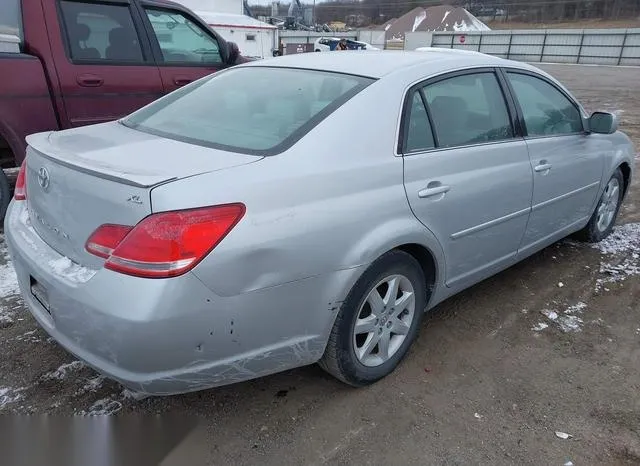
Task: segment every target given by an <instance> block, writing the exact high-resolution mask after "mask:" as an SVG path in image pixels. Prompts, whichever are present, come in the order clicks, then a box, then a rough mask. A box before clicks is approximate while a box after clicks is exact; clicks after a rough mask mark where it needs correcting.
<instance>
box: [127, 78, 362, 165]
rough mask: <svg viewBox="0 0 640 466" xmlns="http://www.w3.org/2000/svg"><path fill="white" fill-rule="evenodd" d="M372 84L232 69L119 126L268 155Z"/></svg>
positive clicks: (187, 89)
mask: <svg viewBox="0 0 640 466" xmlns="http://www.w3.org/2000/svg"><path fill="white" fill-rule="evenodd" d="M371 82H373V79H370V78H363V77H359V76H351V75H344V74H337V73H329V72H321V71H310V70H300V69H287V68H269V67H259V66H254V67H242V68H231V69H229V70H227V71H224V72H221V73H217V74H214V75H211V76H209V77H207V78H204V79H201V80H199V81H196V82H195V83H193V84H191V85H188V86H185V87H184V88H182V89H180V90H178V91H175V92H173V93H171V94H169V95H168V96H166V97H164V98H162V99H160V100H158V101H156V102H154V103H152V104H151V105H149V106H147V107H145V108H143V109H141V110H139V111H137V112H135V113H133V114H132V115H131V116H129V117H128V118H126V119H124V120H122V121H121V122H122V123H123V124H124V125H126V126H129V127H131V128H135V129H138V130H140V131H146V132H149V133H152V134H157V135H160V136H163V137H167V138H171V139H177V140H182V141H185V142H189V143H192V144H199V145H204V146H208V147H215V148H220V149H223V150H229V151H234V152H242V153H248V154H256V155H271V154H273V153H277V152H279V151H281V150H284V149H285V148H286V147H288V146H290V145H291V144H293V143H294V142H295V141H297V140H298V139H299V138H300V137H302V136H304V134H306V133H307V132H308V131H310V130H311V128H313V127H314V126H315V125H316V124H318V123H319V122H320V121H322V120H323V119H324V118H326V117H327V116H328V115H329V114H330V113H332V112H333V111H334V110H335V109H337V108H338V107H339V106H340V105H342V104H343V103H344V102H346V101H347V100H348V99H349V98H351V97H352V96H354V95H355V94H357V93H358V92H359V91H360V90H362V89H364V88H365V87H366V86H368V85H369V84H370V83H371ZM257 83H259V85H258V84H257ZM267 89H268V92H265V90H267Z"/></svg>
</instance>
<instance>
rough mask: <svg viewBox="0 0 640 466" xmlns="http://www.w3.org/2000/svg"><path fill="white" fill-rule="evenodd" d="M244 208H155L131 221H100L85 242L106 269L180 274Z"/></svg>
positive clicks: (156, 275)
mask: <svg viewBox="0 0 640 466" xmlns="http://www.w3.org/2000/svg"><path fill="white" fill-rule="evenodd" d="M244 213H245V206H244V205H243V204H227V205H220V206H213V207H204V208H198V209H189V210H180V211H172V212H161V213H157V214H152V215H150V216H148V217H146V218H144V219H143V220H142V221H141V222H140V223H138V224H137V225H136V226H135V227H131V226H126V225H113V224H106V225H102V226H100V227H99V228H98V229H97V230H96V231H95V232H93V234H92V235H91V236H90V237H89V239H88V240H87V243H86V245H85V248H86V250H87V251H88V252H90V253H91V254H94V255H96V256H99V257H103V258H105V259H107V260H106V262H105V264H104V266H105V267H106V268H107V269H110V270H113V271H116V272H120V273H123V274H127V275H133V276H136V277H145V278H168V277H175V276H178V275H182V274H184V273H186V272H188V271H189V270H191V269H192V268H193V267H195V265H196V264H197V263H198V262H200V261H201V260H202V259H204V258H205V257H206V256H207V254H209V253H210V252H211V251H212V250H213V248H215V247H216V246H217V245H218V244H219V243H220V241H222V240H223V239H224V237H225V236H226V235H227V234H228V233H229V232H230V231H231V230H232V229H233V227H234V226H235V225H236V224H237V223H238V222H239V221H240V219H242V217H243V216H244Z"/></svg>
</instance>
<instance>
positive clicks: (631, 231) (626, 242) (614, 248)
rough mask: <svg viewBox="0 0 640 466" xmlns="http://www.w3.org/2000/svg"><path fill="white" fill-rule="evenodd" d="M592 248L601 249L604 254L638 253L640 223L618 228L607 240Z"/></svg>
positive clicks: (593, 245)
mask: <svg viewBox="0 0 640 466" xmlns="http://www.w3.org/2000/svg"><path fill="white" fill-rule="evenodd" d="M591 246H592V247H594V248H596V249H599V250H600V252H601V253H602V254H622V253H625V252H628V251H637V250H638V248H639V247H640V223H627V224H626V225H620V226H616V227H615V228H614V229H613V231H612V232H611V234H610V235H609V236H608V237H607V238H605V239H604V240H602V241H600V242H599V243H595V244H592V245H591ZM636 258H637V257H636Z"/></svg>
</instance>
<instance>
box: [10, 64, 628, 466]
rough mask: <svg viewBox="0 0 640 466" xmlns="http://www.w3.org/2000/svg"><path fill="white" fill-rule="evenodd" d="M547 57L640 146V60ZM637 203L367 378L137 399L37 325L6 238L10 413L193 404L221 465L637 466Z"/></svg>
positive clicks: (482, 288) (434, 327) (462, 309)
mask: <svg viewBox="0 0 640 466" xmlns="http://www.w3.org/2000/svg"><path fill="white" fill-rule="evenodd" d="M544 68H545V69H546V70H548V71H550V72H551V73H552V74H554V75H556V76H557V77H559V78H560V79H561V80H563V81H564V82H565V83H566V84H567V85H568V87H569V88H570V89H571V90H572V91H574V92H575V94H576V95H577V96H578V97H579V98H580V99H582V101H583V102H584V104H585V105H586V107H587V108H588V109H589V110H594V109H596V108H597V109H606V110H615V111H617V112H619V115H620V117H621V121H622V128H623V130H625V131H627V132H628V134H630V135H631V136H632V137H633V138H634V141H635V143H636V145H637V146H638V147H639V148H640V110H639V109H640V68H635V69H632V68H620V69H616V68H606V67H577V66H551V65H547V66H544ZM639 200H640V192H639V189H638V184H637V183H635V184H634V185H633V187H632V189H631V192H630V194H629V197H628V199H627V202H626V205H625V207H624V209H623V212H622V216H621V218H620V219H619V224H620V225H621V226H620V227H618V228H617V229H616V232H615V234H614V236H613V237H612V238H611V239H610V240H608V241H607V242H605V243H604V244H601V245H600V246H599V248H595V247H590V246H586V245H581V244H576V243H573V242H571V241H564V242H562V243H559V244H557V245H554V246H551V247H549V248H547V249H546V250H544V251H542V252H540V253H539V254H537V255H535V256H534V257H532V258H530V259H528V260H526V261H525V262H523V263H521V264H519V265H517V266H515V267H513V268H511V269H509V270H507V271H505V272H503V273H501V274H499V275H498V276H496V277H494V278H492V279H490V280H488V281H485V282H484V283H482V284H479V285H477V286H475V287H473V288H472V289H470V290H468V291H466V292H464V293H462V294H460V295H459V296H457V297H454V298H453V299H450V300H449V301H447V302H445V303H443V304H442V305H440V306H438V308H437V309H436V310H435V311H434V312H433V313H432V314H430V316H428V318H427V319H426V322H425V324H424V326H423V328H422V331H421V334H420V338H419V340H418V341H417V342H416V343H415V345H414V346H413V348H412V350H411V351H410V353H409V355H408V357H407V358H406V360H405V362H404V363H403V364H402V365H401V366H400V367H399V369H398V370H397V371H396V372H395V373H394V374H393V375H392V376H390V377H388V378H386V379H385V380H383V381H381V382H379V383H378V384H376V385H374V386H372V387H369V388H366V389H360V390H355V389H351V388H348V387H345V386H343V385H341V384H340V383H338V382H336V381H334V380H333V379H332V378H330V377H328V376H327V375H325V374H324V373H323V372H322V371H321V370H320V369H319V368H317V367H315V366H311V367H306V368H302V369H297V370H293V371H289V372H286V373H282V374H278V375H275V376H271V377H267V378H263V379H259V380H255V381H251V382H247V383H242V384H238V385H234V386H229V387H224V388H220V389H214V390H207V391H202V392H198V393H193V394H189V395H184V396H174V397H169V398H146V399H143V400H137V399H135V398H134V397H133V396H132V394H131V393H129V392H128V391H126V390H124V389H123V388H122V387H121V386H119V385H118V384H116V383H114V382H111V381H108V380H105V379H103V378H102V377H100V376H98V374H96V373H95V372H93V371H92V370H91V369H88V368H86V367H84V365H83V364H82V363H81V362H79V361H75V360H74V359H73V357H71V356H70V355H69V354H68V353H66V352H65V351H64V350H63V349H62V348H60V347H59V346H58V345H57V344H56V343H55V342H53V341H51V340H50V339H48V338H47V335H46V334H45V332H44V331H42V330H40V329H39V328H38V326H37V325H36V323H35V322H34V320H33V319H32V318H31V316H30V315H29V313H28V312H27V311H26V310H25V309H24V307H23V304H22V303H21V300H20V298H19V297H18V296H17V288H16V285H15V281H14V277H13V272H12V269H11V265H10V263H9V260H8V257H6V248H5V246H4V243H3V242H2V239H1V237H0V345H1V347H2V349H3V352H4V357H3V358H2V359H1V360H0V412H4V413H51V414H54V413H57V414H74V413H76V414H81V413H92V414H110V413H116V412H117V413H149V414H158V413H182V414H185V413H186V414H189V415H193V416H197V417H198V418H199V419H200V420H201V421H202V425H203V426H204V427H205V429H206V430H204V431H203V434H202V435H203V436H202V437H200V441H199V443H197V445H196V446H194V448H195V449H199V452H200V453H201V454H202V455H203V456H204V457H206V458H208V461H209V462H210V464H235V465H242V464H256V463H260V464H265V465H268V464H277V465H283V464H549V465H554V464H555V465H564V464H568V462H572V463H573V464H575V465H581V464H583V465H584V464H602V465H617V464H640V396H639V395H638V391H639V389H640V373H639V372H638V368H639V367H640V313H639V312H638V305H639V300H640V277H639V276H638V275H640V259H639V256H638V254H639V253H640V251H639V249H638V247H639V246H640V224H638V223H635V222H640V212H639V211H638V201H639ZM562 433H566V434H569V435H570V437H569V438H566V439H562V438H560V437H563V435H562Z"/></svg>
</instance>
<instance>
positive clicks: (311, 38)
mask: <svg viewBox="0 0 640 466" xmlns="http://www.w3.org/2000/svg"><path fill="white" fill-rule="evenodd" d="M0 1H2V0H0ZM321 37H345V38H347V39H355V40H357V39H358V33H357V32H353V33H339V32H337V33H336V32H330V33H328V32H314V31H278V39H279V41H280V42H282V44H283V45H285V46H286V45H287V44H313V43H314V42H315V41H316V40H318V39H319V38H321Z"/></svg>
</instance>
